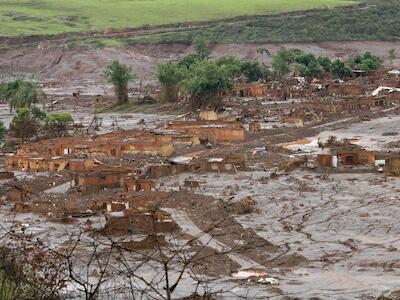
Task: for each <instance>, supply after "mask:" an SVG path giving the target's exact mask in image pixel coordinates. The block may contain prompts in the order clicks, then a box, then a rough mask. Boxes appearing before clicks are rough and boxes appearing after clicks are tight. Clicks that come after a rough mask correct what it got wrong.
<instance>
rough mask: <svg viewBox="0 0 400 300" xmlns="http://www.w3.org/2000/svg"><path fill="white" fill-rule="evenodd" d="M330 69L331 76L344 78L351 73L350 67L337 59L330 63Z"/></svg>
mask: <svg viewBox="0 0 400 300" xmlns="http://www.w3.org/2000/svg"><path fill="white" fill-rule="evenodd" d="M330 71H331V73H332V75H333V76H335V77H338V78H345V77H348V76H351V74H352V72H351V69H350V68H349V67H347V66H346V65H345V63H344V62H342V61H341V60H339V59H337V60H335V61H334V62H333V63H332V65H331V68H330Z"/></svg>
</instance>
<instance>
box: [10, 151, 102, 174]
mask: <svg viewBox="0 0 400 300" xmlns="http://www.w3.org/2000/svg"><path fill="white" fill-rule="evenodd" d="M32 155H33V154H32ZM5 166H6V169H7V170H26V171H48V172H61V171H64V170H71V171H77V170H92V169H94V167H95V163H94V160H93V159H92V158H85V159H78V158H73V157H71V158H70V157H48V156H47V157H39V156H32V157H30V156H24V155H8V156H6V158H5Z"/></svg>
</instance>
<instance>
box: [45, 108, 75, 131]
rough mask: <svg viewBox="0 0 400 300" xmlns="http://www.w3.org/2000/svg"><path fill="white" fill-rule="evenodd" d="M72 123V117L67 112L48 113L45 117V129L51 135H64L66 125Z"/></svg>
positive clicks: (66, 128)
mask: <svg viewBox="0 0 400 300" xmlns="http://www.w3.org/2000/svg"><path fill="white" fill-rule="evenodd" d="M72 123H74V119H73V118H72V116H71V114H70V113H68V112H60V113H49V114H48V115H47V118H46V126H45V128H46V130H47V132H48V133H49V134H50V136H51V137H61V136H64V135H65V133H66V132H67V130H68V126H70V125H71V124H72Z"/></svg>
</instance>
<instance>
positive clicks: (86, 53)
mask: <svg viewBox="0 0 400 300" xmlns="http://www.w3.org/2000/svg"><path fill="white" fill-rule="evenodd" d="M210 47H211V50H212V52H211V56H212V57H220V56H224V55H234V56H237V57H239V58H241V59H260V56H259V54H257V51H256V49H257V48H259V47H265V48H267V49H270V50H271V52H273V53H274V52H276V51H277V50H279V48H281V47H288V48H293V47H296V48H300V49H303V50H306V51H310V52H312V53H315V54H317V55H320V54H324V55H328V56H330V57H332V58H334V57H345V56H348V55H352V54H356V53H363V52H365V51H370V52H373V53H375V54H377V55H379V56H381V57H383V58H385V59H386V61H387V64H388V65H390V64H391V63H390V62H389V61H388V60H387V56H388V51H389V49H392V48H394V49H396V51H397V52H398V53H399V52H400V41H393V42H379V41H365V42H322V43H284V44H214V45H211V46H210ZM192 51H193V47H192V46H189V45H185V44H159V45H144V44H143V45H132V46H127V47H122V48H116V47H106V48H102V49H89V48H82V49H72V50H70V49H64V48H62V47H53V48H47V49H38V48H28V47H25V48H24V47H21V48H18V49H12V50H3V51H1V52H0V70H1V71H2V73H3V76H4V75H5V74H15V73H16V72H18V73H28V74H33V75H34V76H35V77H36V78H38V79H39V80H40V81H41V82H43V83H47V84H48V85H50V86H59V87H73V86H96V85H101V83H102V82H101V81H102V76H101V75H102V72H103V70H104V68H105V66H106V65H107V64H108V63H110V62H111V60H113V59H119V60H120V61H121V62H122V63H125V64H128V65H130V66H132V68H133V69H134V70H135V72H136V73H137V75H138V76H137V79H138V80H140V81H146V82H151V78H152V75H154V66H155V65H156V64H157V63H158V62H160V61H163V60H165V59H176V58H178V57H180V56H182V55H184V54H186V53H190V52H192ZM268 60H269V58H267V59H266V62H268ZM399 64H400V59H396V60H395V61H394V62H393V67H394V68H395V67H396V66H398V65H399Z"/></svg>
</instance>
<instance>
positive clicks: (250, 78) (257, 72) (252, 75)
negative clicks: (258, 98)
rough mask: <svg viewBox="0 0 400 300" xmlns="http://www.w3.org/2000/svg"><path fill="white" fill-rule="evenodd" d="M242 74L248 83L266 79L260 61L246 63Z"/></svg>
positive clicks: (242, 68)
mask: <svg viewBox="0 0 400 300" xmlns="http://www.w3.org/2000/svg"><path fill="white" fill-rule="evenodd" d="M241 72H242V73H243V75H244V76H246V80H247V82H255V81H258V80H260V79H261V78H263V77H264V73H263V68H262V66H261V64H260V63H259V62H258V61H245V62H243V63H242V65H241Z"/></svg>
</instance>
